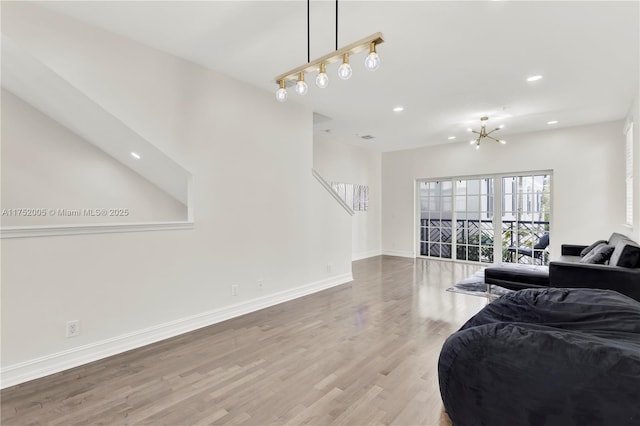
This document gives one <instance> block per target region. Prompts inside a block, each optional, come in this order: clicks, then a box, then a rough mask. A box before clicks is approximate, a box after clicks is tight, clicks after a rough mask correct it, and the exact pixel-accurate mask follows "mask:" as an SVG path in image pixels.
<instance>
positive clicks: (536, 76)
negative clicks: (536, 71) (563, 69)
mask: <svg viewBox="0 0 640 426" xmlns="http://www.w3.org/2000/svg"><path fill="white" fill-rule="evenodd" d="M540 79H542V76H541V75H532V76H531V77H529V78H527V81H538V80H540Z"/></svg>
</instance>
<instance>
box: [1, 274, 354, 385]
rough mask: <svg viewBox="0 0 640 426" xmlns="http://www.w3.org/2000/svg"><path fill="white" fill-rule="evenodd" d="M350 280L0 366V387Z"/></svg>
mask: <svg viewBox="0 0 640 426" xmlns="http://www.w3.org/2000/svg"><path fill="white" fill-rule="evenodd" d="M350 281H353V276H352V275H351V273H345V274H341V275H335V276H333V277H329V278H327V279H323V280H320V281H316V282H313V283H310V284H306V285H303V286H300V287H296V288H293V289H290V290H285V291H281V292H278V293H274V294H270V295H267V296H263V297H259V298H256V299H252V300H247V301H245V302H240V303H237V304H234V305H229V306H224V307H221V308H218V309H214V310H211V311H208V312H203V313H201V314H197V315H192V316H189V317H186V318H180V319H177V320H174V321H169V322H166V323H164V324H158V325H155V326H153V327H148V328H145V329H141V330H136V331H134V332H131V333H127V334H123V335H120V336H116V337H113V338H110V339H106V340H102V341H99V342H94V343H90V344H87V345H83V346H79V347H77V348H73V349H69V350H66V351H62V352H57V353H54V354H50V355H46V356H43V357H40V358H36V359H32V360H28V361H25V362H21V363H18V364H13V365H9V366H7V367H5V368H2V369H1V370H0V388H2V389H4V388H7V387H9V386H14V385H17V384H20V383H24V382H26V381H29V380H34V379H38V378H41V377H44V376H48V375H50V374H54V373H58V372H60V371H64V370H68V369H70V368H74V367H78V366H80V365H83V364H87V363H89V362H93V361H97V360H100V359H103V358H106V357H109V356H113V355H117V354H119V353H122V352H126V351H129V350H132V349H136V348H139V347H142V346H146V345H149V344H151V343H155V342H158V341H161V340H165V339H168V338H171V337H175V336H178V335H180V334H184V333H188V332H190V331H193V330H197V329H199V328H203V327H207V326H209V325H213V324H216V323H219V322H222V321H226V320H228V319H231V318H235V317H238V316H241V315H245V314H248V313H251V312H254V311H258V310H260V309H264V308H268V307H269V306H273V305H277V304H280V303H283V302H287V301H289V300H293V299H296V298H298V297H302V296H306V295H309V294H312V293H316V292H319V291H322V290H326V289H328V288H331V287H335V286H338V285H341V284H345V283H348V282H350Z"/></svg>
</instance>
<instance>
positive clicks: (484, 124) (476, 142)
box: [467, 117, 507, 149]
mask: <svg viewBox="0 0 640 426" xmlns="http://www.w3.org/2000/svg"><path fill="white" fill-rule="evenodd" d="M487 120H489V117H481V118H480V122H481V123H482V127H481V128H480V131H479V132H478V131H476V130H473V129H467V130H468V131H470V132H472V133H475V134H476V135H478V137H477V138H476V139H473V140H471V141H470V142H469V143H470V144H471V145H475V146H476V149H480V141H481V140H482V139H483V138H487V139H491V140H494V141H496V142H498V143H501V144H503V145H504V144H506V143H507V141H505V140H504V139H497V138H494V137H493V136H491V133H493V132H495V131H497V130H500V129H502V128H503V127H504V124H501V125H500V126H498V127H496V128H495V129H493V130H491V131H489V132H487Z"/></svg>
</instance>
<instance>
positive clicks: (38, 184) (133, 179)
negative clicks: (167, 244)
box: [1, 90, 187, 226]
mask: <svg viewBox="0 0 640 426" xmlns="http://www.w3.org/2000/svg"><path fill="white" fill-rule="evenodd" d="M1 208H2V209H18V208H32V209H38V210H42V209H44V210H45V211H46V214H45V215H36V216H14V215H4V216H2V225H3V226H32V225H54V224H86V223H133V222H138V223H139V222H161V221H165V222H172V221H186V220H187V206H185V205H184V204H182V203H181V202H179V201H178V200H176V199H175V198H173V197H171V196H170V195H169V194H167V193H166V192H164V191H162V190H160V189H159V188H158V187H157V186H155V185H154V184H152V183H151V182H149V181H148V180H146V179H145V178H143V177H142V176H140V175H139V174H137V173H135V172H134V171H133V170H131V169H130V168H128V167H127V166H125V165H124V164H122V163H120V162H119V161H117V160H116V159H114V158H113V157H110V156H109V155H107V154H106V153H104V152H103V151H101V150H100V149H98V148H97V147H96V146H95V145H92V144H90V143H89V142H87V141H85V140H83V139H82V138H81V137H79V136H78V135H76V134H74V133H72V132H70V131H69V130H68V129H66V128H65V127H63V126H61V125H60V124H58V123H57V122H55V121H54V120H52V119H51V118H49V117H47V116H46V115H44V114H42V113H41V112H40V111H38V110H36V109H34V108H32V107H31V106H30V105H29V104H27V103H25V102H24V101H22V100H21V99H20V98H18V97H16V96H14V95H13V94H11V93H10V92H7V91H6V90H2V202H1ZM102 208H104V209H107V210H108V212H107V214H108V216H90V215H85V214H82V213H83V212H84V209H92V210H94V209H102ZM123 208H126V210H127V214H124V213H123V212H122V209H123ZM59 209H63V210H76V209H77V210H80V211H81V215H80V216H62V215H60V214H59V212H58V210H59ZM111 209H115V212H109V210H111ZM52 210H53V211H54V213H53V214H51V211H52ZM110 213H113V214H114V215H109V214H110ZM118 214H123V215H122V216H118Z"/></svg>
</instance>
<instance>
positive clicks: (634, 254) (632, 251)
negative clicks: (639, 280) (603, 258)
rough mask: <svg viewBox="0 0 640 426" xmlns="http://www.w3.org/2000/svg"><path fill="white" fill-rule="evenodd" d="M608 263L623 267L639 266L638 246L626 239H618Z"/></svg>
mask: <svg viewBox="0 0 640 426" xmlns="http://www.w3.org/2000/svg"><path fill="white" fill-rule="evenodd" d="M609 264H610V265H613V266H622V267H623V268H640V246H638V245H637V244H636V243H634V242H633V241H631V240H628V239H623V240H620V241H618V243H617V244H616V246H615V250H613V254H612V255H611V259H609Z"/></svg>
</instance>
